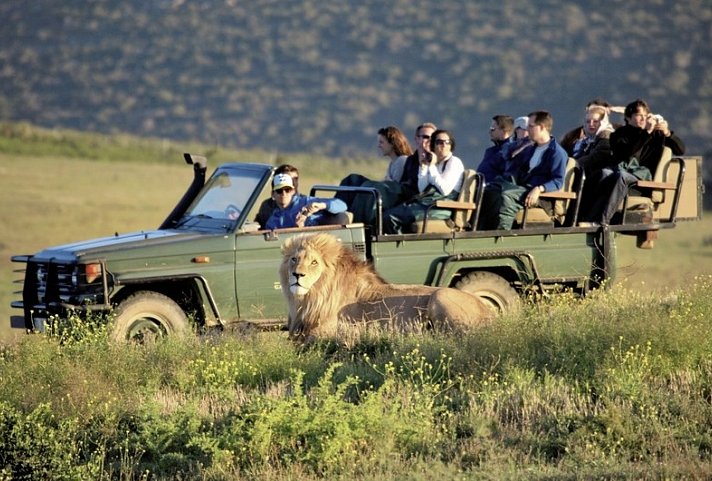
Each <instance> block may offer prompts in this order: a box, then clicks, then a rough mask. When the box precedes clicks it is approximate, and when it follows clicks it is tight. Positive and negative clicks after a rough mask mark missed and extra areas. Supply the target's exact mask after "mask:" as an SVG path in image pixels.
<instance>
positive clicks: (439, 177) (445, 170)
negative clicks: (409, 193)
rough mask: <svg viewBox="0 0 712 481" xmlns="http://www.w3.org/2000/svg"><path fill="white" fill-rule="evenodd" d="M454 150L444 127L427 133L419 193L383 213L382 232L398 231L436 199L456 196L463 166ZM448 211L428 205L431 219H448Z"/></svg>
mask: <svg viewBox="0 0 712 481" xmlns="http://www.w3.org/2000/svg"><path fill="white" fill-rule="evenodd" d="M454 151H455V137H454V136H453V135H452V134H451V133H450V132H449V131H447V130H444V129H439V130H436V131H435V132H433V134H432V135H431V136H430V152H428V153H427V154H426V155H425V156H424V157H423V158H422V159H421V161H420V166H419V168H418V192H419V194H418V195H417V196H416V197H415V198H414V199H413V200H412V201H410V202H408V203H406V204H401V205H398V206H396V207H393V208H391V209H388V210H387V211H385V212H384V213H383V231H384V233H386V234H402V233H403V228H404V226H409V225H410V224H412V223H414V222H415V221H418V220H422V219H423V218H424V217H425V211H426V210H427V209H428V207H429V206H430V205H431V204H432V203H433V202H435V201H436V200H441V199H457V197H458V195H459V193H460V189H461V188H462V174H463V173H464V172H465V166H464V165H463V163H462V160H460V159H459V158H458V157H455V156H454V155H453V152H454ZM451 215H452V212H451V211H449V210H444V209H432V210H431V211H430V217H429V218H431V219H449V218H450V216H451Z"/></svg>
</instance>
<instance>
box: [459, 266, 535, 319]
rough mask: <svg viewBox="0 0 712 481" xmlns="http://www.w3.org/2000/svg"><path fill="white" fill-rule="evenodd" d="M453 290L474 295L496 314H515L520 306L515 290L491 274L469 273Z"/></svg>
mask: <svg viewBox="0 0 712 481" xmlns="http://www.w3.org/2000/svg"><path fill="white" fill-rule="evenodd" d="M455 288H456V289H460V290H462V291H465V292H469V293H470V294H474V295H476V296H477V297H479V298H480V299H482V302H484V303H485V304H486V305H487V307H489V308H490V309H491V310H492V311H493V312H495V313H496V314H503V313H507V314H509V313H513V312H517V311H518V310H519V308H520V306H521V300H520V298H519V294H518V293H517V291H516V289H514V288H513V287H512V286H511V285H510V284H509V282H508V281H507V280H506V279H504V278H503V277H501V276H498V275H497V274H494V273H492V272H485V271H478V272H470V273H469V274H467V275H466V276H464V277H463V278H462V279H460V280H459V281H458V282H457V284H455Z"/></svg>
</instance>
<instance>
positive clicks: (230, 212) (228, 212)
mask: <svg viewBox="0 0 712 481" xmlns="http://www.w3.org/2000/svg"><path fill="white" fill-rule="evenodd" d="M241 213H242V209H240V208H239V207H237V206H236V205H235V204H229V205H228V206H227V207H225V217H227V218H228V219H230V220H235V219H237V218H238V217H240V214H241Z"/></svg>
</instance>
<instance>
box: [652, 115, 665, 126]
mask: <svg viewBox="0 0 712 481" xmlns="http://www.w3.org/2000/svg"><path fill="white" fill-rule="evenodd" d="M649 119H650V123H654V124H659V123H660V122H663V121H665V119H664V118H663V116H662V115H660V114H650V117H649Z"/></svg>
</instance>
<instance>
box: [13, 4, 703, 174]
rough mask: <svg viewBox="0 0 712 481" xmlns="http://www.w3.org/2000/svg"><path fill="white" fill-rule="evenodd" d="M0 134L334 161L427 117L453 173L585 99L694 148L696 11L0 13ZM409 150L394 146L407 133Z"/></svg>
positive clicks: (382, 8)
mask: <svg viewBox="0 0 712 481" xmlns="http://www.w3.org/2000/svg"><path fill="white" fill-rule="evenodd" d="M0 19H2V20H3V28H2V29H1V30H0V119H6V120H7V119H9V120H28V121H31V122H33V123H36V124H39V125H44V126H54V127H69V128H76V129H80V130H93V131H100V132H127V133H134V134H140V135H143V136H157V137H163V138H169V139H179V140H185V139H195V140H199V141H202V142H205V143H208V144H214V145H219V146H222V147H242V148H265V149H266V148H269V149H272V150H277V151H283V152H284V151H287V152H320V153H323V154H329V155H339V156H344V155H351V154H353V153H358V152H366V151H371V152H372V151H374V137H375V132H376V130H377V129H378V128H379V127H381V126H383V125H386V124H391V123H393V124H397V125H400V126H402V127H403V128H404V129H406V130H407V131H408V132H410V131H411V130H412V129H413V128H414V127H415V126H416V125H417V124H418V123H419V122H421V121H424V120H432V121H435V122H437V123H438V124H440V125H442V126H445V127H447V128H450V129H452V130H454V132H455V134H456V135H457V136H458V144H459V146H458V150H459V153H460V156H461V157H462V158H463V159H465V160H467V161H470V162H475V161H477V160H479V159H480V158H481V153H482V150H483V149H484V148H485V147H487V144H488V137H487V127H488V125H489V123H490V118H491V116H492V115H494V114H497V113H509V114H512V115H515V116H516V115H523V114H526V113H527V112H528V111H530V110H533V109H537V108H545V109H548V110H550V111H552V113H553V114H554V117H555V119H556V126H555V132H556V133H557V134H561V133H563V132H564V131H565V130H566V129H568V128H569V127H572V126H574V125H576V124H577V123H579V122H580V121H581V114H582V109H583V106H584V104H585V103H586V102H587V101H588V100H589V99H591V98H593V97H596V96H603V97H605V98H607V99H608V100H610V101H612V102H614V103H617V104H624V103H626V102H628V101H630V100H633V99H635V98H637V97H643V98H645V99H647V100H648V101H649V102H650V104H651V105H652V107H653V109H654V110H655V111H656V112H659V113H661V114H663V115H664V116H665V117H666V118H668V119H669V120H670V123H671V125H672V126H673V127H674V128H675V129H676V131H677V133H678V134H680V135H681V136H682V138H683V139H685V141H686V142H687V143H688V146H689V147H690V152H691V153H693V154H698V155H699V154H705V153H706V151H707V150H708V149H709V145H710V140H712V130H710V128H709V125H710V124H711V123H712V111H710V109H709V106H710V105H712V62H711V60H712V57H711V56H710V55H707V54H705V52H707V50H708V46H709V45H710V43H712V38H711V37H710V36H711V35H712V28H711V24H712V8H711V7H710V4H709V2H706V1H705V0H682V1H675V2H673V1H671V0H661V1H657V2H641V3H635V2H621V1H617V0H606V1H604V2H597V3H595V4H591V3H590V2H587V1H585V0H575V1H570V2H560V1H557V0H539V1H535V2H516V1H511V0H505V1H501V2H462V1H459V0H445V1H441V2H438V3H437V4H433V3H432V2H428V1H425V0H394V1H391V2H381V1H378V0H364V1H361V2H358V3H352V2H323V1H316V0H304V1H300V2H274V1H268V0H258V1H253V2H239V1H234V0H226V1H224V2H187V1H183V0H160V1H154V2H143V1H141V0H125V1H122V2H109V1H99V2H91V3H87V2H85V1H81V0H67V1H65V2H61V3H58V2H52V1H48V0H37V1H32V2H2V3H1V4H0ZM409 136H410V135H409Z"/></svg>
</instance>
